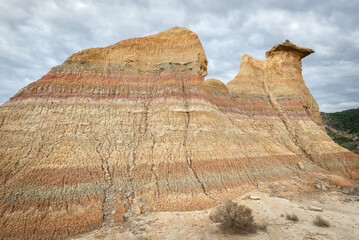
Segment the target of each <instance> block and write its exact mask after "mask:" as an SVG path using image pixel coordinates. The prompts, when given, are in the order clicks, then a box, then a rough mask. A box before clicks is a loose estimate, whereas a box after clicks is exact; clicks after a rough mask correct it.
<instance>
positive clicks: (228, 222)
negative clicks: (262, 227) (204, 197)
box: [209, 201, 257, 233]
mask: <svg viewBox="0 0 359 240" xmlns="http://www.w3.org/2000/svg"><path fill="white" fill-rule="evenodd" d="M209 217H210V219H211V220H212V222H214V223H220V225H219V228H220V229H221V230H223V231H226V232H230V233H254V232H256V231H257V226H256V224H255V223H254V219H253V216H252V210H251V209H250V208H248V207H246V206H244V205H238V204H237V203H236V202H233V201H227V202H225V203H224V204H221V205H219V206H218V207H217V208H216V209H215V211H214V212H213V213H212V214H211V215H210V216H209Z"/></svg>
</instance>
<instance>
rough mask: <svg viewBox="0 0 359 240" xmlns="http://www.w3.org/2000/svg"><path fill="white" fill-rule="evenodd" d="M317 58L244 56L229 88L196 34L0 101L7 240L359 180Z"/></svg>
mask: <svg viewBox="0 0 359 240" xmlns="http://www.w3.org/2000/svg"><path fill="white" fill-rule="evenodd" d="M311 52H313V51H312V50H310V49H306V48H302V47H299V46H297V45H294V44H292V43H282V44H279V45H277V46H275V47H274V48H272V49H271V50H269V51H268V52H267V54H266V56H267V58H266V60H264V61H261V60H257V59H254V58H251V57H250V56H248V55H245V56H244V57H243V59H242V63H241V68H240V72H239V73H238V75H237V76H236V77H235V79H234V80H232V81H230V82H229V83H228V84H227V86H225V85H224V84H223V83H221V82H220V81H219V80H216V79H208V80H206V81H204V77H205V76H206V75H207V59H206V55H205V53H204V51H203V48H202V45H201V43H200V41H199V39H198V37H197V35H196V34H194V33H193V32H191V31H189V30H187V29H185V28H172V29H169V30H167V31H164V32H161V33H159V34H156V35H151V36H148V37H143V38H134V39H129V40H125V41H121V42H118V43H116V44H114V45H112V46H109V47H105V48H95V49H87V50H84V51H81V52H79V53H76V54H74V55H72V56H71V57H69V58H68V59H67V60H66V61H65V62H64V63H63V64H62V65H60V66H57V67H54V68H53V69H51V70H50V72H49V73H47V74H46V75H45V76H43V77H42V78H41V79H40V80H38V81H36V82H34V83H32V84H30V85H29V86H27V87H25V88H23V89H22V90H20V91H19V92H18V93H17V94H16V95H15V96H14V97H13V98H11V99H10V100H9V101H8V102H7V103H5V104H4V105H2V106H1V107H0V156H1V158H0V159H1V160H0V173H1V174H0V182H1V185H0V193H1V194H0V196H1V197H0V209H1V220H0V238H8V239H18V238H21V237H22V236H26V238H28V239H49V238H53V239H62V238H65V237H66V236H69V235H74V234H77V233H82V232H86V231H90V230H93V229H96V228H100V227H107V226H113V225H114V224H118V223H120V222H123V221H125V220H126V219H128V218H129V217H131V216H132V215H133V214H140V213H142V212H145V211H172V210H176V211H182V210H195V209H203V208H207V207H211V206H214V205H215V204H217V202H218V201H221V200H225V199H229V198H234V197H236V196H238V195H239V194H241V193H244V192H246V191H248V190H250V189H253V188H254V187H259V188H260V187H263V188H265V187H267V186H269V185H270V184H271V183H272V181H282V182H285V181H286V180H288V179H292V180H293V179H297V180H298V183H303V184H305V183H306V182H310V181H311V180H312V179H313V178H314V176H316V174H322V175H330V174H334V175H335V176H336V177H340V176H339V174H342V175H343V176H346V177H349V178H353V179H357V178H359V157H358V155H356V154H354V153H351V152H349V151H348V150H346V149H344V148H341V147H340V146H338V145H336V144H335V143H334V142H333V141H332V140H331V139H330V138H329V137H328V136H327V135H326V133H325V131H324V129H323V127H322V123H321V118H320V115H319V112H318V106H317V104H316V102H315V100H314V99H313V97H312V96H311V95H310V92H309V90H308V89H307V88H306V86H305V83H304V81H303V78H302V75H301V58H303V57H305V56H306V55H308V54H310V53H311ZM299 162H302V163H304V164H303V165H304V167H303V169H304V170H299V169H298V167H297V165H298V163H299Z"/></svg>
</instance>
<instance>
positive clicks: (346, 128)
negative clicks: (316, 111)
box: [320, 108, 359, 154]
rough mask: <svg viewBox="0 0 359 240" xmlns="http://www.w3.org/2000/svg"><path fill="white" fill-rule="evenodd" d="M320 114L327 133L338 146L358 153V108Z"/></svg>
mask: <svg viewBox="0 0 359 240" xmlns="http://www.w3.org/2000/svg"><path fill="white" fill-rule="evenodd" d="M320 115H321V116H322V119H323V123H324V125H325V130H326V131H327V133H328V135H329V136H330V137H331V138H332V139H333V140H334V141H335V142H336V143H337V144H339V145H340V146H342V147H345V148H347V149H349V150H350V151H352V152H354V153H357V154H359V108H355V109H349V110H345V111H342V112H335V113H324V112H321V113H320Z"/></svg>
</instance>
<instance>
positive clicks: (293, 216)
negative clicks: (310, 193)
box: [285, 213, 299, 222]
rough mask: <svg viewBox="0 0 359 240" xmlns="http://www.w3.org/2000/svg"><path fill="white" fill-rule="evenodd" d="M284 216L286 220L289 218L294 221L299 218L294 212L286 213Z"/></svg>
mask: <svg viewBox="0 0 359 240" xmlns="http://www.w3.org/2000/svg"><path fill="white" fill-rule="evenodd" d="M285 218H286V219H287V220H291V221H294V222H298V221H299V218H298V216H297V215H296V214H294V213H292V214H286V216H285Z"/></svg>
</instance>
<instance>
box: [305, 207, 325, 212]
mask: <svg viewBox="0 0 359 240" xmlns="http://www.w3.org/2000/svg"><path fill="white" fill-rule="evenodd" d="M308 209H309V210H311V211H316V212H323V209H322V208H319V207H313V206H310V207H309V208H308Z"/></svg>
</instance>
